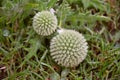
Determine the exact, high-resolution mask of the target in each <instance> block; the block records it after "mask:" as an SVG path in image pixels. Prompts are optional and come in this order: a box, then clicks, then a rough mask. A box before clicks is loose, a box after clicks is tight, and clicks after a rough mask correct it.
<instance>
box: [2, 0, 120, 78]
mask: <svg viewBox="0 0 120 80" xmlns="http://www.w3.org/2000/svg"><path fill="white" fill-rule="evenodd" d="M51 8H53V9H54V10H55V14H56V16H57V18H58V24H59V26H61V27H62V28H68V29H75V30H77V31H79V32H80V33H83V35H84V36H85V38H86V39H87V42H88V45H89V52H88V55H87V57H86V59H85V60H84V61H83V62H82V63H81V64H80V65H79V66H78V67H75V68H70V69H66V68H64V67H61V66H59V65H57V64H56V63H55V62H54V61H53V60H52V59H51V56H50V55H49V42H50V40H51V38H52V37H53V36H54V34H53V35H51V36H47V37H42V36H39V35H38V34H37V33H35V31H34V30H33V27H32V18H33V16H34V15H35V14H36V13H37V12H39V11H42V10H50V9H51ZM1 79H5V80H119V79H120V1H119V0H0V80H1Z"/></svg>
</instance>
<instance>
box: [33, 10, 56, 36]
mask: <svg viewBox="0 0 120 80" xmlns="http://www.w3.org/2000/svg"><path fill="white" fill-rule="evenodd" d="M56 28H57V18H56V16H55V15H54V14H53V13H51V12H49V11H42V12H38V13H37V14H36V15H35V16H34V18H33V29H34V30H35V31H36V32H37V33H38V34H39V35H42V36H48V35H50V34H52V33H53V32H54V31H55V30H56Z"/></svg>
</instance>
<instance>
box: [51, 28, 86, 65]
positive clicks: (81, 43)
mask: <svg viewBox="0 0 120 80" xmlns="http://www.w3.org/2000/svg"><path fill="white" fill-rule="evenodd" d="M59 32H60V33H59V34H58V35H57V36H55V37H54V38H53V39H52V40H51V43H50V54H51V56H52V58H53V59H54V60H55V62H57V63H58V64H59V65H61V66H64V67H75V66H78V65H79V64H80V62H82V61H83V60H84V59H85V57H86V55H87V52H88V50H87V49H88V46H87V42H86V39H85V38H84V36H83V35H82V34H80V33H79V32H76V31H74V30H62V31H59Z"/></svg>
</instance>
